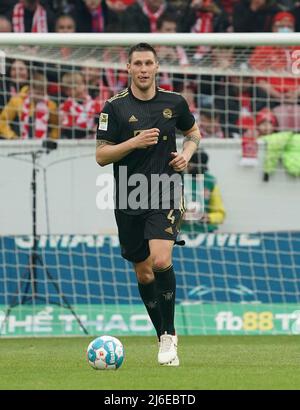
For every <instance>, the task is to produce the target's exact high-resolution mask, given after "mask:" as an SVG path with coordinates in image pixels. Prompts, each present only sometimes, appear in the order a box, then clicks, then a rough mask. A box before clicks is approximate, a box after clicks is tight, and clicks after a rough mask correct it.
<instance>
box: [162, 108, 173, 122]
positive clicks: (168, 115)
mask: <svg viewBox="0 0 300 410" xmlns="http://www.w3.org/2000/svg"><path fill="white" fill-rule="evenodd" d="M172 115H173V113H172V110H170V108H165V109H164V110H163V116H164V117H165V118H167V119H170V118H172Z"/></svg>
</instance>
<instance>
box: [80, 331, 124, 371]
mask: <svg viewBox="0 0 300 410" xmlns="http://www.w3.org/2000/svg"><path fill="white" fill-rule="evenodd" d="M87 359H88V362H89V364H90V365H91V366H92V367H93V368H94V369H96V370H116V369H118V368H119V367H120V366H121V364H122V363H123V360H124V347H123V345H122V343H121V342H120V340H119V339H117V338H116V337H113V336H100V337H97V339H95V340H93V341H92V342H91V343H90V344H89V346H88V348H87Z"/></svg>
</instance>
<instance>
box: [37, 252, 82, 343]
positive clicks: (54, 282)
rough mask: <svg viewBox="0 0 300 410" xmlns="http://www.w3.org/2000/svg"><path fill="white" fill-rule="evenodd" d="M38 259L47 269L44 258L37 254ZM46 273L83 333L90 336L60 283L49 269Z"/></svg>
mask: <svg viewBox="0 0 300 410" xmlns="http://www.w3.org/2000/svg"><path fill="white" fill-rule="evenodd" d="M36 259H37V260H38V261H39V262H40V265H41V266H43V267H45V265H44V262H43V260H42V258H41V257H40V255H37V254H36ZM45 271H46V274H47V277H48V279H50V281H51V282H52V284H53V286H54V287H55V290H56V292H57V294H58V295H59V297H61V299H62V301H63V303H64V304H65V305H66V307H67V309H69V310H70V311H71V313H72V314H73V316H74V317H75V319H76V320H77V323H78V324H79V326H80V327H81V329H82V330H83V332H84V333H85V334H86V335H88V334H89V333H88V331H87V329H86V328H85V326H84V325H83V323H82V321H81V320H80V318H79V317H78V316H77V314H76V312H75V310H74V309H73V308H72V306H71V305H70V303H69V302H68V300H67V298H66V297H65V295H64V294H63V293H62V292H61V290H60V288H59V285H58V283H57V282H56V280H55V279H54V278H53V276H52V275H51V273H50V272H49V271H48V269H47V268H46V267H45Z"/></svg>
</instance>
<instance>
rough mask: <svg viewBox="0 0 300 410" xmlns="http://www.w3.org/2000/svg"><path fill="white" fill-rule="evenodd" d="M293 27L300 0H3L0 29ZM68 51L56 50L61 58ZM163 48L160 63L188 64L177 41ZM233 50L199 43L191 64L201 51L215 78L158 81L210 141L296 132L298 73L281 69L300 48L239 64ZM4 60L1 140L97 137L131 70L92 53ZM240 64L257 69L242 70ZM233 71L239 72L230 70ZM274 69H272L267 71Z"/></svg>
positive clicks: (298, 23) (255, 54)
mask: <svg viewBox="0 0 300 410" xmlns="http://www.w3.org/2000/svg"><path fill="white" fill-rule="evenodd" d="M297 31H300V2H296V1H293V0H277V1H275V0H53V1H50V0H21V1H18V0H2V1H1V4H0V33H1V32H17V33H22V32H34V33H42V32H57V33H74V32H80V33H82V32H91V33H93V32H94V33H102V32H107V33H112V32H117V33H119V32H137V33H144V32H158V33H169V34H170V35H172V33H176V32H193V33H199V35H201V33H212V32H274V33H275V32H281V33H288V32H297ZM298 51H299V54H297V52H298ZM70 52H71V51H70V49H68V48H66V47H64V48H61V49H60V55H61V61H62V62H63V61H64V60H65V61H67V60H68V56H69V54H70ZM111 52H112V50H111V49H109V48H108V49H106V50H105V51H104V53H103V56H102V59H103V61H104V62H105V61H106V62H108V63H109V61H110V53H111ZM114 52H116V50H114ZM157 52H158V56H159V61H160V63H161V65H166V66H171V65H172V64H174V65H179V66H182V67H186V66H189V64H190V63H191V61H190V58H191V57H190V55H187V53H186V51H185V49H184V48H183V47H180V46H177V47H170V46H159V47H157ZM118 55H119V62H121V63H122V64H123V65H124V68H125V67H126V59H127V56H126V50H124V49H122V48H119V50H118ZM237 55H238V54H237V53H236V50H235V49H234V48H224V47H217V48H208V47H203V46H201V47H197V48H196V50H195V52H194V53H193V56H192V59H193V61H192V63H193V65H194V66H195V64H197V62H199V63H200V61H201V60H202V59H203V58H204V57H205V58H206V59H207V60H208V61H209V65H210V66H211V67H212V68H213V69H216V70H217V71H218V74H216V75H215V74H205V75H204V74H199V75H198V74H197V75H196V74H193V75H186V74H176V73H175V74H174V73H168V72H167V71H166V70H164V71H162V72H161V73H160V75H159V77H158V83H159V85H160V86H161V87H163V88H166V89H168V90H174V91H177V92H180V93H182V94H183V95H184V96H185V98H186V99H187V101H188V103H189V106H190V109H191V111H192V112H193V113H194V114H195V117H196V118H197V120H198V121H199V124H200V127H201V131H202V135H203V137H204V138H209V137H214V138H233V137H240V136H245V135H247V134H249V133H250V134H251V135H252V136H255V137H257V136H262V135H268V134H270V133H272V132H274V131H286V130H292V131H299V130H300V115H299V114H300V109H299V108H300V105H299V104H300V99H299V95H300V78H298V77H299V76H291V75H286V76H284V75H283V74H282V73H284V72H287V73H289V74H290V73H291V67H292V65H293V63H295V62H296V61H297V59H299V57H300V46H299V47H284V48H282V47H274V46H264V47H261V46H260V47H255V48H253V49H251V52H250V54H249V55H248V56H247V59H246V60H245V61H242V63H241V61H237ZM6 63H7V70H6V75H5V76H4V75H3V76H1V82H0V112H1V114H0V138H2V139H13V138H22V139H25V138H44V137H45V136H46V135H48V136H50V137H51V138H93V137H94V132H95V126H96V122H97V117H98V114H99V112H100V111H101V108H102V107H103V104H104V102H105V101H106V100H107V99H108V98H109V97H111V96H112V95H114V94H115V93H117V92H119V91H120V90H122V89H123V88H125V87H126V86H127V84H128V78H127V73H126V71H125V70H114V69H112V68H105V69H100V68H97V65H96V64H95V61H92V58H91V60H86V64H85V65H84V66H83V65H81V66H78V67H72V69H70V65H68V64H67V63H66V64H65V65H64V64H63V63H61V62H58V63H57V64H53V63H51V64H50V63H36V64H34V63H32V62H28V61H26V60H25V59H7V62H6ZM242 64H246V65H247V67H248V69H249V68H250V69H251V70H257V71H259V72H260V75H259V76H254V75H251V76H247V75H245V74H242V75H238V74H237V73H238V69H240V72H241V73H242V70H243V67H242ZM107 67H109V64H107ZM230 69H233V70H235V72H234V75H233V74H231V75H229V74H228V72H230ZM269 70H271V71H272V73H273V74H272V75H270V74H267V73H266V74H265V72H267V71H269ZM222 72H224V75H222ZM276 73H278V74H276ZM264 74H265V75H264Z"/></svg>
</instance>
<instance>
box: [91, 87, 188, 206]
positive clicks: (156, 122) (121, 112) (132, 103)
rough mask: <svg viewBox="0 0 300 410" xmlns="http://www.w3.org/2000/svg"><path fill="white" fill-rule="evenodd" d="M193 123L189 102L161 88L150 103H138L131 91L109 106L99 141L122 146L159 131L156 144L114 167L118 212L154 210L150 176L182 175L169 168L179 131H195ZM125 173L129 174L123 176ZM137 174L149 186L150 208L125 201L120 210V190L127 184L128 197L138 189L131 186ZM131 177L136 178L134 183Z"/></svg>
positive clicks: (102, 120) (101, 121)
mask: <svg viewBox="0 0 300 410" xmlns="http://www.w3.org/2000/svg"><path fill="white" fill-rule="evenodd" d="M194 123H195V119H194V117H193V115H192V114H191V112H190V110H189V107H188V104H187V102H186V100H185V99H184V98H183V97H182V96H181V95H180V94H178V93H174V92H170V91H166V90H164V89H161V88H157V89H156V94H155V96H154V97H153V98H152V99H150V100H139V99H137V98H136V97H135V96H134V95H133V94H132V92H131V89H130V88H128V89H125V90H124V91H122V92H120V93H119V94H117V95H115V96H114V97H112V98H111V99H109V100H108V101H107V102H106V104H105V106H104V108H103V110H102V112H101V114H100V117H99V122H98V130H97V139H99V140H106V141H108V142H110V143H114V144H120V143H122V142H124V141H126V140H128V139H129V138H132V137H134V136H136V135H137V134H138V133H139V132H141V131H143V130H146V129H150V128H158V129H159V130H160V133H159V137H158V143H157V144H155V145H152V146H150V147H148V148H145V149H135V150H134V151H132V152H131V153H129V154H128V155H127V156H125V157H124V158H122V159H121V160H120V161H118V162H115V163H114V176H115V181H116V186H115V189H116V190H115V192H116V197H115V200H116V204H115V206H116V208H117V209H123V210H124V212H127V213H142V210H143V209H149V208H151V204H152V203H153V202H151V196H153V194H154V192H155V191H156V190H155V189H153V187H151V188H150V185H151V181H153V179H152V178H151V176H153V175H159V176H161V175H163V174H165V175H168V176H172V175H173V174H179V173H178V172H176V171H174V169H173V168H172V167H170V166H169V165H168V164H169V162H170V161H171V160H172V159H173V158H172V157H171V152H175V151H176V128H177V129H179V130H181V131H187V130H189V129H190V128H192V127H193V125H194ZM121 167H122V168H121ZM125 167H126V168H125ZM125 169H126V172H124V170H125ZM124 173H125V175H124ZM136 174H139V175H140V174H142V175H143V176H145V177H146V178H147V180H148V182H149V186H148V187H149V190H148V192H149V196H148V198H147V200H146V202H147V204H148V206H141V208H140V209H136V208H132V207H131V206H130V204H128V203H127V205H126V206H125V207H124V201H123V200H122V201H121V202H122V206H120V202H119V198H120V197H119V195H120V188H124V184H127V187H126V193H127V196H128V197H129V195H130V193H131V192H132V191H133V190H134V188H135V187H134V186H132V182H133V181H134V180H135V179H134V175H136ZM130 177H133V179H132V180H131V182H130ZM138 179H139V178H137V179H136V180H138ZM128 182H130V183H129V185H130V186H128ZM123 192H124V191H123ZM159 195H161V193H160V194H159ZM142 196H144V195H143V194H142ZM154 202H155V203H156V201H154Z"/></svg>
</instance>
